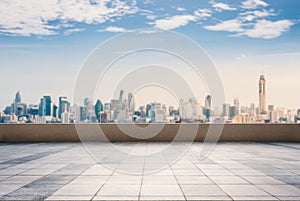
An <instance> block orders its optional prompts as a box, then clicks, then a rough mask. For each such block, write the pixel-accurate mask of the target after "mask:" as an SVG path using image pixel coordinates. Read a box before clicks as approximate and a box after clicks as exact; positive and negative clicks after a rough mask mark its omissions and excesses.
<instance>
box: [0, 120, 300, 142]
mask: <svg viewBox="0 0 300 201" xmlns="http://www.w3.org/2000/svg"><path fill="white" fill-rule="evenodd" d="M120 125H121V126H122V129H120V128H119V126H120ZM132 126H133V125H130V124H77V125H76V127H75V125H74V124H0V142H79V141H80V140H84V141H107V139H108V140H109V141H112V142H138V141H139V142H141V141H144V142H145V141H146V142H169V141H172V140H174V139H175V136H176V135H177V133H178V129H179V127H180V124H165V125H161V124H151V125H149V124H138V125H137V126H138V127H139V128H145V127H147V126H151V127H152V128H153V129H154V130H158V131H159V132H158V133H157V134H156V135H154V136H152V137H150V138H147V136H145V133H143V132H139V129H131V127H132ZM209 126H220V125H213V124H212V125H210V124H181V129H183V132H184V135H182V136H181V137H178V138H176V141H191V140H193V139H194V141H197V142H201V141H203V140H204V139H205V136H206V133H207V131H208V128H209ZM100 127H101V130H102V131H103V133H104V134H105V136H106V137H103V136H102V135H100V134H99V128H100ZM160 127H161V129H160ZM197 128H198V130H197ZM124 129H125V130H126V132H123V131H124ZM195 129H196V130H197V134H196V136H194V134H193V133H194V132H193V130H195ZM78 130H79V131H80V133H83V134H84V135H82V134H81V135H80V138H79V136H78V133H77V131H78ZM122 130H123V131H122ZM128 132H129V134H128ZM125 133H127V134H125ZM142 135H144V136H142ZM139 136H142V138H140V137H139ZM219 141H222V142H300V124H225V125H224V128H223V131H222V135H221V137H220V140H219Z"/></svg>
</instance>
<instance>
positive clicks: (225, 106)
mask: <svg viewBox="0 0 300 201" xmlns="http://www.w3.org/2000/svg"><path fill="white" fill-rule="evenodd" d="M229 116H230V104H228V103H224V104H223V117H225V118H227V119H228V118H229Z"/></svg>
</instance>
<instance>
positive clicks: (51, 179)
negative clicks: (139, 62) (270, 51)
mask: <svg viewBox="0 0 300 201" xmlns="http://www.w3.org/2000/svg"><path fill="white" fill-rule="evenodd" d="M114 145H115V146H119V147H122V148H123V149H124V148H125V149H126V148H127V149H130V150H131V151H132V152H138V153H147V152H149V151H150V152H151V151H154V150H156V149H157V148H158V147H162V146H165V145H166V144H164V143H120V144H118V143H117V144H114ZM201 146H202V144H201V143H195V144H193V146H192V147H191V149H189V151H188V152H187V153H186V154H185V155H184V156H183V157H182V158H181V159H180V160H178V161H177V162H176V163H173V164H171V165H170V166H169V167H167V168H165V169H163V170H161V171H157V172H155V173H153V174H146V173H144V174H142V175H129V174H124V173H120V172H119V171H118V170H113V169H109V168H106V167H104V166H102V165H101V164H98V163H97V162H96V161H94V160H93V158H92V157H91V156H90V155H89V154H88V153H87V152H86V150H85V149H84V148H83V147H82V145H81V144H80V143H18V144H7V143H2V144H0V196H1V197H0V200H43V199H47V200H300V144H297V143H219V144H218V145H217V146H216V148H215V149H214V151H213V152H212V153H211V154H210V155H209V156H208V157H207V158H205V159H200V157H199V150H200V148H201ZM145 159H147V157H145ZM145 161H147V160H145ZM170 163H171V162H170ZM144 164H146V162H145V163H144ZM132 165H133V166H134V165H138V164H134V163H133V164H132Z"/></svg>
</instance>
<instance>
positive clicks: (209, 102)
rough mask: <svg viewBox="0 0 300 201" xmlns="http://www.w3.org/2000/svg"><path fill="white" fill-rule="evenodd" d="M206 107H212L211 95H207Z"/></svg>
mask: <svg viewBox="0 0 300 201" xmlns="http://www.w3.org/2000/svg"><path fill="white" fill-rule="evenodd" d="M205 108H207V109H211V96H210V95H207V96H206V98H205Z"/></svg>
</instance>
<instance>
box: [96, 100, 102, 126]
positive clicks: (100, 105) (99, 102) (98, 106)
mask: <svg viewBox="0 0 300 201" xmlns="http://www.w3.org/2000/svg"><path fill="white" fill-rule="evenodd" d="M102 111H103V104H102V102H101V101H100V100H99V99H98V100H97V102H96V104H95V115H96V118H97V119H98V121H99V122H100V112H102Z"/></svg>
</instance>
